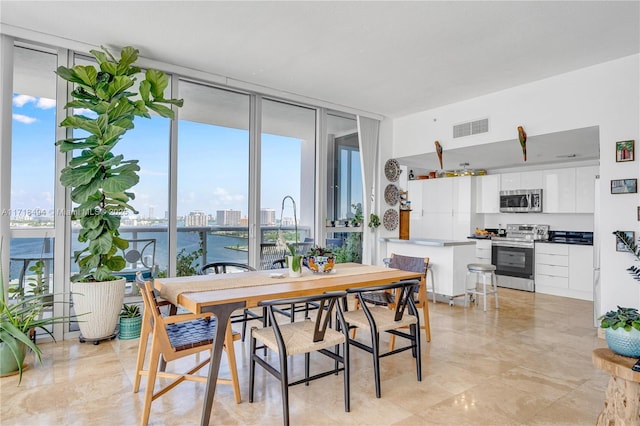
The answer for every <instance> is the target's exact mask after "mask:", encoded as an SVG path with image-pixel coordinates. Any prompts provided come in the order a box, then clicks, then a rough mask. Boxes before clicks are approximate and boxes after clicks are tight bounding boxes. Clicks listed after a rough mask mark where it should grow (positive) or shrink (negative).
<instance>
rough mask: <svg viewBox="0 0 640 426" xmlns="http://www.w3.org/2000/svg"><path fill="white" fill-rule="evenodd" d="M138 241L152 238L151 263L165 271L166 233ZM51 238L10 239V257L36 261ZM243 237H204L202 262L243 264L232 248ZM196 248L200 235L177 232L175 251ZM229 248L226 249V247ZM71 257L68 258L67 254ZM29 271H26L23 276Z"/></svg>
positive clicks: (15, 269) (15, 273) (17, 263)
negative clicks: (152, 260) (205, 253)
mask: <svg viewBox="0 0 640 426" xmlns="http://www.w3.org/2000/svg"><path fill="white" fill-rule="evenodd" d="M121 236H122V237H123V238H127V239H130V238H132V235H131V234H130V233H127V232H123V233H122V234H121ZM73 238H74V242H73V249H74V250H77V249H78V248H80V243H78V242H77V240H76V234H74V237H73ZM138 238H155V239H156V260H155V263H156V264H157V265H158V267H159V269H160V270H161V271H162V270H166V269H167V265H168V264H169V262H168V259H169V256H168V252H169V250H168V235H167V232H163V231H158V232H146V231H145V232H140V233H139V234H138ZM53 244H54V242H53V239H52V238H47V239H43V238H12V239H11V243H10V251H9V253H10V257H12V258H14V257H20V256H28V257H33V258H39V257H40V254H41V253H52V252H53ZM246 245H247V240H246V238H239V237H233V236H228V235H215V234H207V241H206V250H207V257H206V262H207V263H209V262H214V261H215V262H219V261H228V262H239V263H247V262H248V254H247V252H246V251H244V250H242V249H240V250H237V249H233V248H236V247H238V248H241V247H243V246H244V247H246ZM199 246H200V234H199V233H197V232H178V252H180V250H181V249H183V248H184V249H185V251H186V253H190V252H193V251H195V250H198V248H199ZM228 247H230V248H228ZM70 256H71V255H70ZM195 263H197V264H198V266H202V265H203V263H202V259H198V260H197V261H196V262H194V264H195ZM22 265H23V261H22V260H13V261H11V264H10V270H9V279H10V280H14V279H17V278H18V277H19V276H20V270H21V268H22ZM71 269H72V271H73V270H77V267H75V265H72V268H71ZM28 274H29V272H28V271H27V275H28Z"/></svg>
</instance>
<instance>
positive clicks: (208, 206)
mask: <svg viewBox="0 0 640 426" xmlns="http://www.w3.org/2000/svg"><path fill="white" fill-rule="evenodd" d="M179 84H180V88H179V93H180V97H181V98H183V99H184V106H183V107H182V108H181V109H180V111H179V117H180V120H179V123H178V170H177V174H178V191H177V194H176V201H177V221H178V248H177V264H176V267H177V274H178V275H191V274H192V273H193V272H194V270H196V269H197V268H198V267H202V266H203V264H204V263H205V262H216V261H233V262H241V263H247V262H248V248H249V239H248V229H249V228H248V221H249V216H248V215H249V175H250V174H251V171H250V170H249V105H250V98H249V95H247V94H243V93H237V92H233V91H229V90H223V89H218V88H214V87H210V86H206V85H202V84H198V83H191V82H187V81H180V83H179ZM205 257H206V259H205Z"/></svg>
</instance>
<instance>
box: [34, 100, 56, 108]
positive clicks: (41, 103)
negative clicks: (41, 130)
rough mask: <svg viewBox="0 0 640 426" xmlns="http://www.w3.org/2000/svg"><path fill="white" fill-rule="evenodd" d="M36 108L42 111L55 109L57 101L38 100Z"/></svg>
mask: <svg viewBox="0 0 640 426" xmlns="http://www.w3.org/2000/svg"><path fill="white" fill-rule="evenodd" d="M36 106H37V107H38V108H40V109H50V108H55V106H56V100H55V99H49V98H38V102H37V103H36Z"/></svg>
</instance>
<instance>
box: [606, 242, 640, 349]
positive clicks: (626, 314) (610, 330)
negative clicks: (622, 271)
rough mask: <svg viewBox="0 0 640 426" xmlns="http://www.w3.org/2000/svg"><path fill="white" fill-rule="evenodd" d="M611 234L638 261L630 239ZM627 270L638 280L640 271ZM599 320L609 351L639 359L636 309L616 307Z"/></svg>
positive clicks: (639, 319)
mask: <svg viewBox="0 0 640 426" xmlns="http://www.w3.org/2000/svg"><path fill="white" fill-rule="evenodd" d="M613 234H614V235H615V236H616V239H617V242H618V243H620V244H622V245H623V246H624V247H625V248H626V249H627V251H628V252H629V253H631V254H632V255H633V256H634V257H635V259H636V261H637V260H640V250H639V249H638V247H637V245H636V243H635V242H634V241H633V239H632V238H631V237H629V236H628V235H627V234H626V233H625V232H622V231H615V232H614V233H613ZM627 270H628V271H629V273H630V274H631V275H632V276H633V277H634V278H635V279H636V280H640V270H639V269H638V268H637V267H635V266H633V265H632V266H631V267H629V268H628V269H627ZM599 319H600V327H601V328H604V329H605V338H606V340H607V345H608V346H609V349H611V350H612V351H613V352H615V353H617V354H620V355H624V356H628V357H633V358H638V357H640V314H639V313H638V310H637V309H636V308H624V307H620V306H618V309H617V310H615V311H609V312H607V313H606V314H604V315H602V316H601V317H600V318H599Z"/></svg>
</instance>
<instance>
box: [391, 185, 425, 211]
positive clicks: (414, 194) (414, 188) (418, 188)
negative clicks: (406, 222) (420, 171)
mask: <svg viewBox="0 0 640 426" xmlns="http://www.w3.org/2000/svg"><path fill="white" fill-rule="evenodd" d="M422 186H423V185H422V180H410V181H408V182H407V192H408V194H407V199H408V200H409V201H411V214H410V217H411V219H419V218H420V217H422ZM385 205H386V203H385Z"/></svg>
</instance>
